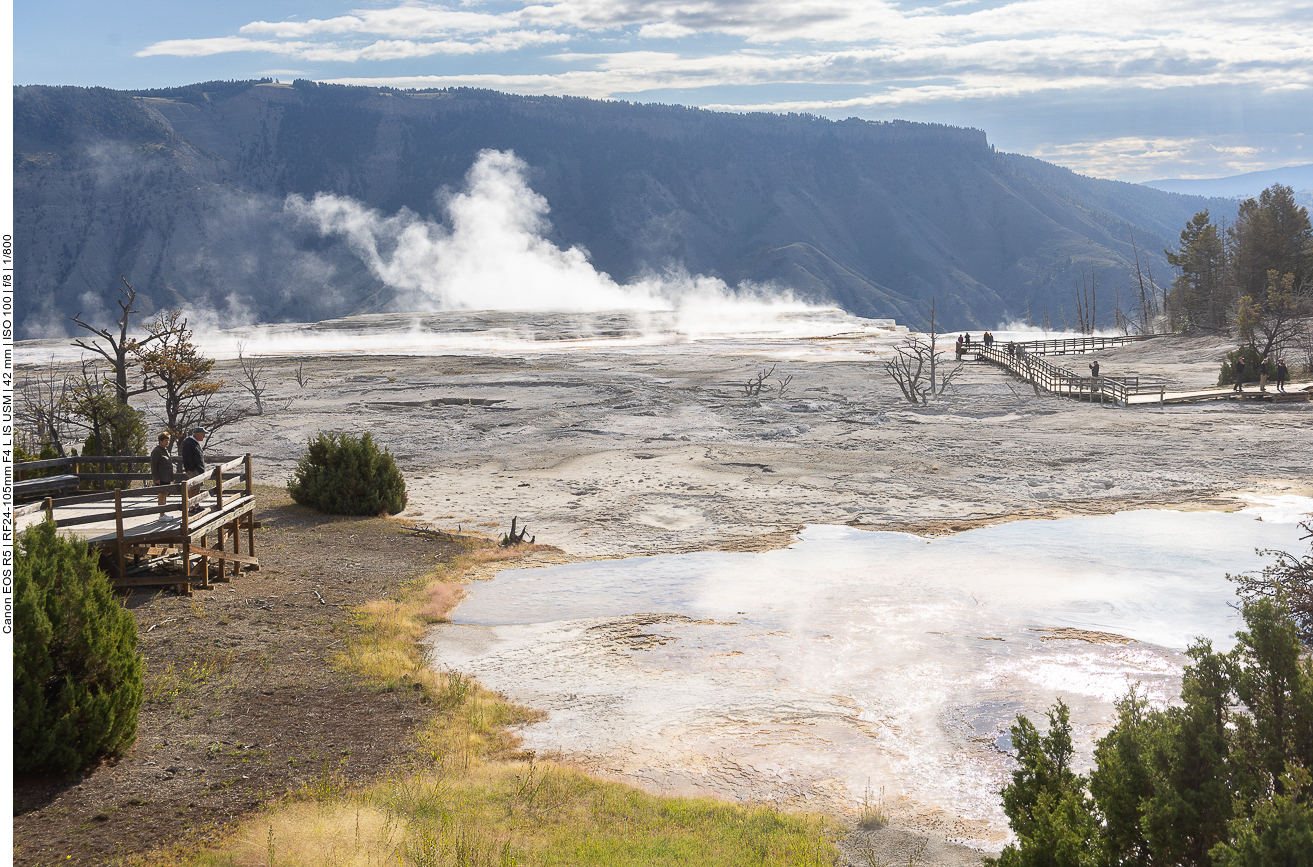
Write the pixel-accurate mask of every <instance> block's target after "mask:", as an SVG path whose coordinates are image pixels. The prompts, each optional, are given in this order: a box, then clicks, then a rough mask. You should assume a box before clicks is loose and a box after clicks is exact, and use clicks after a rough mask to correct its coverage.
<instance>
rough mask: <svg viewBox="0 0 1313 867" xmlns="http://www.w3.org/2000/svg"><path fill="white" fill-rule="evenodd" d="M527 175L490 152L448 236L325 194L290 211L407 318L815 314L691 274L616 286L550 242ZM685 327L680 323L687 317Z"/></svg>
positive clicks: (777, 293)
mask: <svg viewBox="0 0 1313 867" xmlns="http://www.w3.org/2000/svg"><path fill="white" fill-rule="evenodd" d="M526 169H527V166H526V165H525V163H524V161H523V160H521V159H520V158H519V157H517V156H515V154H514V153H511V152H508V151H493V150H486V151H483V152H481V153H480V154H479V155H478V158H477V159H476V160H475V162H474V165H473V166H472V167H471V168H470V170H469V173H468V174H467V175H466V190H465V191H464V192H461V193H458V194H456V195H453V196H451V197H450V198H448V199H447V201H446V202H445V208H446V212H447V219H448V223H449V224H450V225H449V226H447V225H443V224H441V223H437V222H434V221H432V220H429V219H426V218H424V217H422V216H420V215H418V214H416V213H414V212H412V211H410V210H407V209H404V208H403V209H402V210H401V211H400V212H398V213H397V214H395V215H393V216H386V215H383V214H381V213H379V212H378V211H376V210H373V209H371V208H368V207H366V206H365V205H362V204H361V203H360V202H358V201H356V200H354V199H350V198H345V197H342V196H337V195H333V194H331V193H320V194H318V195H316V196H315V197H314V199H312V200H309V201H307V200H306V199H304V198H302V197H301V196H297V195H292V196H289V197H288V198H287V202H286V209H287V210H288V211H289V212H290V213H292V214H293V215H295V216H297V217H299V218H301V219H303V220H306V221H309V222H311V223H312V224H313V225H315V226H316V227H317V228H318V229H319V231H320V232H322V233H324V234H326V235H338V236H341V237H343V238H344V239H345V240H346V243H347V245H348V246H349V247H350V248H351V249H352V251H354V253H355V254H356V255H358V256H359V257H360V258H361V260H362V261H363V262H364V263H365V264H366V265H367V266H368V267H369V269H370V271H371V272H372V273H373V274H374V276H375V277H377V278H378V279H379V280H381V281H383V282H384V283H385V284H387V285H388V286H390V287H392V288H393V289H394V290H395V291H396V292H397V294H398V298H397V302H396V306H397V308H399V309H402V310H406V311H408V312H422V311H436V310H535V311H544V310H552V311H565V312H587V311H602V310H649V311H655V310H677V311H680V312H681V313H691V312H692V311H694V310H696V311H698V313H699V315H703V314H707V313H711V312H718V313H720V314H722V315H724V314H730V313H737V314H738V315H740V316H741V315H745V314H746V315H751V313H753V312H754V311H755V312H759V313H762V314H769V313H779V312H784V311H788V310H794V311H801V310H808V309H813V308H811V307H810V306H809V305H807V304H805V303H802V302H800V301H798V300H796V299H795V298H794V297H793V296H792V295H791V294H790V293H789V292H787V291H785V290H780V289H776V288H774V287H771V288H770V289H769V290H768V289H766V288H765V287H758V286H753V285H748V284H744V285H741V286H740V287H738V289H737V291H736V290H734V289H731V288H730V287H729V286H727V285H726V284H725V283H724V281H722V280H718V279H715V278H712V277H705V276H690V275H688V274H687V273H685V272H671V273H667V274H664V275H659V276H658V275H651V276H647V277H644V278H641V279H639V280H636V281H634V282H631V283H627V284H623V285H622V284H620V283H617V282H616V281H615V280H613V279H612V278H611V277H610V275H608V274H606V273H603V272H600V271H598V270H597V269H596V268H594V267H593V266H592V264H591V263H590V262H589V261H588V254H587V253H586V252H585V251H584V250H582V249H580V248H579V247H571V248H570V249H568V250H562V249H561V248H560V247H557V246H556V245H555V244H553V243H552V242H551V241H549V240H547V239H546V238H545V237H544V234H545V233H546V232H547V230H548V228H549V223H548V220H547V214H548V211H549V210H550V209H549V207H548V204H547V200H546V199H545V198H544V197H543V196H541V195H539V194H538V193H536V192H534V191H533V190H532V189H531V188H530V187H529V185H528V183H527V182H526V180H525V172H526ZM681 318H682V317H681Z"/></svg>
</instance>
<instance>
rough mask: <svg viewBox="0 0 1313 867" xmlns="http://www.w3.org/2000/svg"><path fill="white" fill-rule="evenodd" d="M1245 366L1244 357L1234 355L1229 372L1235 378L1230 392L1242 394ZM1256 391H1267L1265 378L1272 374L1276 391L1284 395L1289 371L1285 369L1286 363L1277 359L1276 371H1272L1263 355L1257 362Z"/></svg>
mask: <svg viewBox="0 0 1313 867" xmlns="http://www.w3.org/2000/svg"><path fill="white" fill-rule="evenodd" d="M1246 367H1247V365H1246V364H1245V359H1244V356H1242V355H1240V354H1239V353H1237V354H1236V360H1235V364H1234V365H1232V367H1231V372H1232V374H1234V376H1235V385H1233V386H1232V387H1231V390H1232V391H1237V392H1244V390H1245V370H1246ZM1256 372H1257V374H1258V390H1259V391H1267V378H1268V377H1269V376H1271V375H1272V374H1273V373H1275V374H1276V380H1277V391H1279V392H1281V393H1283V394H1284V393H1285V391H1286V380H1287V379H1289V378H1290V369H1289V368H1287V367H1286V361H1285V359H1283V358H1279V359H1277V363H1276V369H1275V370H1273V368H1272V365H1271V363H1270V362H1269V361H1268V360H1267V356H1266V355H1264V356H1263V357H1262V358H1261V359H1259V362H1258V370H1257V371H1256Z"/></svg>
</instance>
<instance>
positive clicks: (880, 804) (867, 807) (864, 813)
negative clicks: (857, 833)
mask: <svg viewBox="0 0 1313 867" xmlns="http://www.w3.org/2000/svg"><path fill="white" fill-rule="evenodd" d="M888 824H889V813H888V811H886V810H885V806H884V789H881V790H880V797H878V798H877V797H875V796H874V793H873V792H872V791H871V781H870V780H867V781H866V790H865V791H864V792H862V806H861V810H860V812H859V815H858V817H857V827H859V828H861V829H862V830H863V831H878V830H880V829H881V828H883V827H884V826H885V825H888Z"/></svg>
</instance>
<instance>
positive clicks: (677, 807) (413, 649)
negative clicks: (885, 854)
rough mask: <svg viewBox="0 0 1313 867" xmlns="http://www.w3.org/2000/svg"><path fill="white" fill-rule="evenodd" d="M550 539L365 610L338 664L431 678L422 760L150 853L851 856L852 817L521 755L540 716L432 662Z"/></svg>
mask: <svg viewBox="0 0 1313 867" xmlns="http://www.w3.org/2000/svg"><path fill="white" fill-rule="evenodd" d="M535 550H542V548H541V547H540V546H529V545H526V546H522V547H518V548H501V547H496V546H493V545H491V544H488V545H486V546H484V545H480V544H479V543H477V542H471V543H469V545H468V547H467V550H466V551H465V552H464V553H463V554H461V555H460V556H458V557H457V558H455V560H454V561H453V562H450V563H447V564H444V565H443V566H441V567H439V568H438V569H437V570H436V571H435V572H433V573H432V574H430V575H428V576H426V578H425V579H424V580H422V581H417V582H415V583H413V584H412V585H409V586H407V587H406V588H405V589H404V592H403V593H402V594H400V598H398V599H393V600H380V601H376V602H372V603H370V604H368V605H366V606H363V607H362V608H361V609H360V610H359V611H358V612H357V620H356V625H357V627H358V629H357V630H356V634H355V635H354V636H353V638H352V639H351V641H350V643H349V645H348V647H347V648H346V649H345V650H344V651H343V652H342V653H341V654H340V655H339V657H338V658H337V660H336V662H337V664H338V665H339V666H341V667H342V668H345V669H347V670H349V671H353V672H356V673H357V674H359V675H361V676H363V677H365V678H367V679H368V680H370V681H371V682H373V683H374V684H375V685H377V686H378V687H379V688H397V687H399V686H406V687H408V688H419V689H422V690H424V692H425V695H426V696H427V697H428V699H429V701H430V703H431V706H432V707H433V714H432V716H431V718H430V719H429V720H428V721H427V722H426V724H425V725H424V726H422V728H421V729H420V731H419V733H418V738H417V740H418V744H417V749H416V752H415V755H414V766H413V768H412V770H411V771H410V772H409V773H407V774H404V775H401V776H399V777H397V778H394V779H388V780H384V781H382V782H379V783H376V784H374V785H373V786H370V787H368V788H367V789H365V790H362V791H354V792H353V791H349V790H348V789H347V787H346V786H345V783H344V782H343V780H342V778H341V776H340V775H339V774H337V773H336V771H335V769H333V768H330V767H329V766H327V765H325V768H324V771H323V774H322V775H321V777H320V779H319V780H318V781H316V782H315V783H313V784H311V785H308V786H306V787H305V788H304V789H303V790H302V791H301V792H300V793H298V797H297V798H296V799H294V800H292V801H289V802H284V803H281V804H277V805H274V806H273V807H271V808H270V809H269V810H268V811H267V812H266V813H265V814H264V815H261V816H258V817H255V818H252V819H249V820H247V821H246V822H244V823H242V824H241V825H240V826H239V827H238V829H237V830H236V832H235V833H234V834H233V836H232V837H231V838H229V839H228V840H227V841H226V842H224V843H223V844H222V845H220V846H217V847H213V848H209V849H206V850H204V851H196V850H195V849H192V850H190V851H188V850H185V849H182V848H179V849H177V850H175V851H174V852H173V853H155V854H154V855H153V856H152V858H151V859H150V860H149V861H141V862H139V863H152V864H177V865H188V867H219V865H225V867H228V865H231V867H256V865H259V867H275V865H276V867H310V865H316V867H318V865H323V867H329V865H341V867H348V865H366V864H370V865H373V864H378V865H383V864H387V865H397V867H440V865H462V867H485V865H486V867H510V865H567V864H568V865H599V867H601V865H606V867H611V865H664V864H670V863H697V864H701V865H713V867H716V865H726V867H729V865H800V867H812V865H814V867H821V865H831V864H835V863H837V858H838V852H837V850H836V849H835V848H834V846H833V843H832V840H833V839H834V837H835V836H836V835H837V833H838V832H839V830H840V829H839V828H838V826H837V825H835V824H833V823H831V822H830V821H829V820H826V819H824V818H821V817H818V816H794V815H787V814H783V813H781V812H779V811H777V810H775V809H773V808H771V807H767V806H760V805H757V806H744V805H736V804H728V803H724V802H720V801H715V800H711V799H705V798H704V799H696V798H668V797H660V796H656V795H650V794H648V793H646V792H643V791H641V790H639V789H635V788H633V787H630V786H626V785H623V784H620V783H613V782H607V781H604V780H601V779H598V778H597V777H594V776H592V775H591V774H588V773H587V772H585V771H583V770H580V769H578V768H575V767H571V766H568V765H564V764H561V763H556V762H544V761H539V760H535V759H534V758H533V757H532V756H528V757H526V756H524V755H522V754H520V753H518V752H517V747H518V741H517V739H516V737H515V735H514V734H513V732H512V731H511V727H513V726H516V725H520V724H523V723H525V722H529V721H531V720H532V719H534V718H535V713H534V712H533V711H530V710H529V709H527V708H523V707H519V706H516V705H514V704H511V703H510V702H508V701H507V700H506V699H505V698H504V697H502V696H500V695H498V694H496V693H492V692H490V691H488V690H486V689H484V688H483V687H482V686H480V685H479V684H478V683H477V682H476V681H475V680H473V679H472V678H470V677H469V676H467V675H464V674H461V673H460V672H457V671H453V670H450V669H448V670H445V671H435V670H434V669H432V668H430V667H429V666H427V665H425V664H424V659H423V655H422V647H421V645H420V643H419V641H420V639H421V638H422V637H423V635H424V632H425V630H426V629H427V628H428V627H429V625H430V624H432V623H433V622H435V621H440V620H442V619H445V617H446V615H447V614H448V613H449V612H450V610H451V608H452V607H453V606H454V605H455V604H456V602H458V601H459V599H460V597H461V595H462V592H463V590H462V584H463V582H465V581H466V580H468V578H469V576H470V575H471V574H474V573H476V572H480V571H483V570H482V569H481V567H484V566H486V565H488V564H496V563H503V562H508V561H513V560H516V559H519V558H521V557H523V556H525V555H526V554H529V553H532V552H534V551H535Z"/></svg>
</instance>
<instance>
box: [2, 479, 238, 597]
mask: <svg viewBox="0 0 1313 867" xmlns="http://www.w3.org/2000/svg"><path fill="white" fill-rule="evenodd" d="M218 460H221V461H224V463H221V464H219V465H218V466H213V467H211V468H210V469H209V470H208V471H207V472H206V473H204V474H203V475H199V476H195V477H193V478H191V479H189V480H188V481H186V482H179V483H178V484H174V485H163V486H160V487H144V488H127V489H115V490H107V491H97V492H91V493H76V494H71V495H67V496H59V497H46V498H45V499H43V500H38V501H36V502H30V503H28V504H27V505H23V506H19V507H18V508H16V509H15V510H14V524H15V527H14V529H15V530H16V531H18V532H21V531H23V530H25V529H27V528H28V527H31V526H33V525H34V524H39V523H40V522H41V521H43V520H46V519H47V518H49V519H50V520H52V521H53V522H54V524H55V526H56V527H57V528H58V529H59V530H60V531H61V532H67V533H70V534H72V535H75V536H77V537H78V538H81V539H85V540H86V541H87V543H88V544H90V545H91V546H92V547H93V548H96V549H98V550H99V551H100V554H101V565H102V566H103V567H104V569H105V571H106V572H107V573H108V574H109V576H110V581H111V582H112V583H113V585H114V586H115V587H140V586H170V585H172V586H176V587H177V589H178V591H179V592H181V593H186V594H190V593H191V591H192V588H193V587H199V588H201V589H208V588H209V587H210V586H211V584H212V582H219V581H228V580H230V576H235V575H237V574H238V573H239V572H240V571H241V570H242V569H244V568H246V569H259V568H260V561H259V560H258V559H256V556H255V530H256V526H257V525H256V522H255V493H254V484H255V477H254V473H253V471H252V466H251V456H250V454H246V455H241V456H238V457H231V456H225V457H221V458H218ZM88 464H92V465H95V466H97V468H98V469H103V468H105V467H107V466H120V467H123V468H125V469H127V468H130V467H132V466H134V465H139V464H145V465H147V467H149V464H150V458H149V457H115V458H94V457H92V458H87V457H82V458H55V459H53V460H45V461H28V462H25V463H19V464H16V465H15V466H14V476H15V477H16V478H17V477H18V476H20V475H21V474H22V473H24V472H26V471H32V470H52V469H57V470H61V471H64V472H60V473H59V474H57V475H55V476H51V477H47V478H40V479H28V480H22V481H18V482H15V484H14V487H15V493H16V495H17V497H18V498H19V499H23V498H30V497H32V496H34V495H35V496H40V494H42V493H45V492H48V491H52V490H58V491H61V492H62V491H66V490H70V479H71V480H72V481H71V489H72V490H76V489H77V488H78V487H79V486H80V485H81V484H82V483H84V482H88V481H91V482H97V481H98V482H100V483H101V484H102V487H103V486H107V485H108V484H109V483H111V482H119V483H122V482H128V483H131V482H132V481H136V480H145V481H147V482H149V480H150V473H149V472H147V473H133V472H76V470H78V469H81V468H82V467H83V466H85V465H88ZM69 469H73V470H74V472H67V470H69ZM161 493H163V494H165V496H166V499H165V502H164V505H163V506H161V505H160V504H159V495H160V494H161ZM243 530H244V531H246V551H245V553H243V552H242V531H243ZM211 540H212V541H213V546H211ZM211 561H214V562H215V564H216V565H217V570H215V571H212V570H211Z"/></svg>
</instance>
